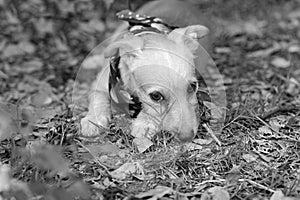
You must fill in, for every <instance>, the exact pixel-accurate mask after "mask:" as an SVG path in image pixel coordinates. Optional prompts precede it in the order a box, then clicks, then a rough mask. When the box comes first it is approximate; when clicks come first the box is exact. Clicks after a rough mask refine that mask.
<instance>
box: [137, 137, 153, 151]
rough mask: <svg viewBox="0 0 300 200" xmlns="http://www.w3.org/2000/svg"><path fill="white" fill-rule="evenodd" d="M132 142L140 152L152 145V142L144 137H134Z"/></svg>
mask: <svg viewBox="0 0 300 200" xmlns="http://www.w3.org/2000/svg"><path fill="white" fill-rule="evenodd" d="M133 143H134V144H135V145H136V147H137V149H138V151H139V152H140V153H143V152H144V151H146V150H147V149H148V148H149V147H151V146H152V145H153V142H152V141H151V140H149V139H148V138H146V137H140V138H134V139H133Z"/></svg>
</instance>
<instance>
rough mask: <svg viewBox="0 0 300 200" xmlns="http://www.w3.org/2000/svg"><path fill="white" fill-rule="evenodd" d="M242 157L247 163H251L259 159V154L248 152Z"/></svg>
mask: <svg viewBox="0 0 300 200" xmlns="http://www.w3.org/2000/svg"><path fill="white" fill-rule="evenodd" d="M242 157H243V159H244V160H245V161H246V162H247V163H251V162H254V161H256V160H257V158H258V155H255V154H249V153H247V154H243V156H242Z"/></svg>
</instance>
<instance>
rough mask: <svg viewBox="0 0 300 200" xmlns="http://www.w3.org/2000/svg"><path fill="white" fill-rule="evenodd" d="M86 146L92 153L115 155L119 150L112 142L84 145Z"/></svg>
mask: <svg viewBox="0 0 300 200" xmlns="http://www.w3.org/2000/svg"><path fill="white" fill-rule="evenodd" d="M86 148H88V149H89V151H90V152H92V153H93V154H94V155H98V154H110V155H117V154H118V153H119V152H120V148H119V147H117V146H116V145H114V144H112V143H105V144H92V145H86Z"/></svg>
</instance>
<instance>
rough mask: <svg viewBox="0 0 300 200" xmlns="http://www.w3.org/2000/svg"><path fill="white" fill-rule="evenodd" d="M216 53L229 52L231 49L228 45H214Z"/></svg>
mask: <svg viewBox="0 0 300 200" xmlns="http://www.w3.org/2000/svg"><path fill="white" fill-rule="evenodd" d="M215 51H216V53H220V54H221V53H222V54H229V53H231V49H230V48H229V47H216V48H215Z"/></svg>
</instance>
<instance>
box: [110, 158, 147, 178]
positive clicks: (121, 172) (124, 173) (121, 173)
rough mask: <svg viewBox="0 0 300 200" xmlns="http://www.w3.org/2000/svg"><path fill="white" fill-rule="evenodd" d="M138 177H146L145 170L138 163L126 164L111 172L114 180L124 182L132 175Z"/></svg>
mask: <svg viewBox="0 0 300 200" xmlns="http://www.w3.org/2000/svg"><path fill="white" fill-rule="evenodd" d="M135 174H136V175H138V176H139V177H141V176H143V175H144V169H143V167H142V166H141V165H140V163H138V162H133V163H125V164H123V165H122V166H121V167H119V168H118V169H116V170H114V171H112V172H110V175H111V176H112V177H113V178H116V179H119V180H124V179H126V178H127V177H129V176H131V175H135Z"/></svg>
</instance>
